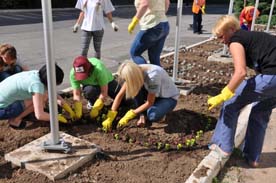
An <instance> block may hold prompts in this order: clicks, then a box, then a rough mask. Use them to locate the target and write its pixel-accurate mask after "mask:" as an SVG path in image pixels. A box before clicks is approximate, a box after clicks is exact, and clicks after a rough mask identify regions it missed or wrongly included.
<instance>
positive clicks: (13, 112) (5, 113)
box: [0, 101, 24, 120]
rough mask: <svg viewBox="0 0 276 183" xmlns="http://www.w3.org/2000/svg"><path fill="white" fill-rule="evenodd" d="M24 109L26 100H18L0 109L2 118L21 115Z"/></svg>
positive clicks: (0, 117) (0, 118)
mask: <svg viewBox="0 0 276 183" xmlns="http://www.w3.org/2000/svg"><path fill="white" fill-rule="evenodd" d="M23 111H24V102H23V101H16V102H14V103H12V104H11V105H9V106H8V107H6V108H2V109H0V120H3V119H10V118H14V117H17V116H19V115H20V114H21V113H22V112H23Z"/></svg>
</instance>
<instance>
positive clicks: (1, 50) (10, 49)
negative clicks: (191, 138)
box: [0, 44, 17, 59]
mask: <svg viewBox="0 0 276 183" xmlns="http://www.w3.org/2000/svg"><path fill="white" fill-rule="evenodd" d="M5 54H8V55H9V56H10V57H11V58H12V59H17V56H16V55H17V53H16V49H15V48H14V46H12V45H10V44H2V45H0V56H1V55H5Z"/></svg>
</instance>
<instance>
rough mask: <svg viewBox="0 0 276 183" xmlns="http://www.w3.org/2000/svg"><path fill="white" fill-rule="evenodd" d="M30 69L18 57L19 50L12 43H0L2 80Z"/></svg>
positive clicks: (0, 75)
mask: <svg viewBox="0 0 276 183" xmlns="http://www.w3.org/2000/svg"><path fill="white" fill-rule="evenodd" d="M24 70H28V69H27V67H26V66H22V64H21V63H20V62H19V61H18V59H17V52H16V49H15V48H14V46H12V45H10V44H2V45H0V82H1V81H3V80H4V79H6V78H7V77H9V76H11V75H13V74H16V73H19V72H22V71H24Z"/></svg>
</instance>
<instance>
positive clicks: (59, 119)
mask: <svg viewBox="0 0 276 183" xmlns="http://www.w3.org/2000/svg"><path fill="white" fill-rule="evenodd" d="M58 121H59V122H61V123H68V121H67V119H66V118H65V117H64V116H63V115H62V114H58Z"/></svg>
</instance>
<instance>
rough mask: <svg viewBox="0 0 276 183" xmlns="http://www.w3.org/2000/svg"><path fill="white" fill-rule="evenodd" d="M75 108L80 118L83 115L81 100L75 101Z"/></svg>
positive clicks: (77, 116)
mask: <svg viewBox="0 0 276 183" xmlns="http://www.w3.org/2000/svg"><path fill="white" fill-rule="evenodd" d="M74 109H75V114H76V118H77V119H80V118H81V117H82V103H81V102H80V101H76V102H75V103H74Z"/></svg>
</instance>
